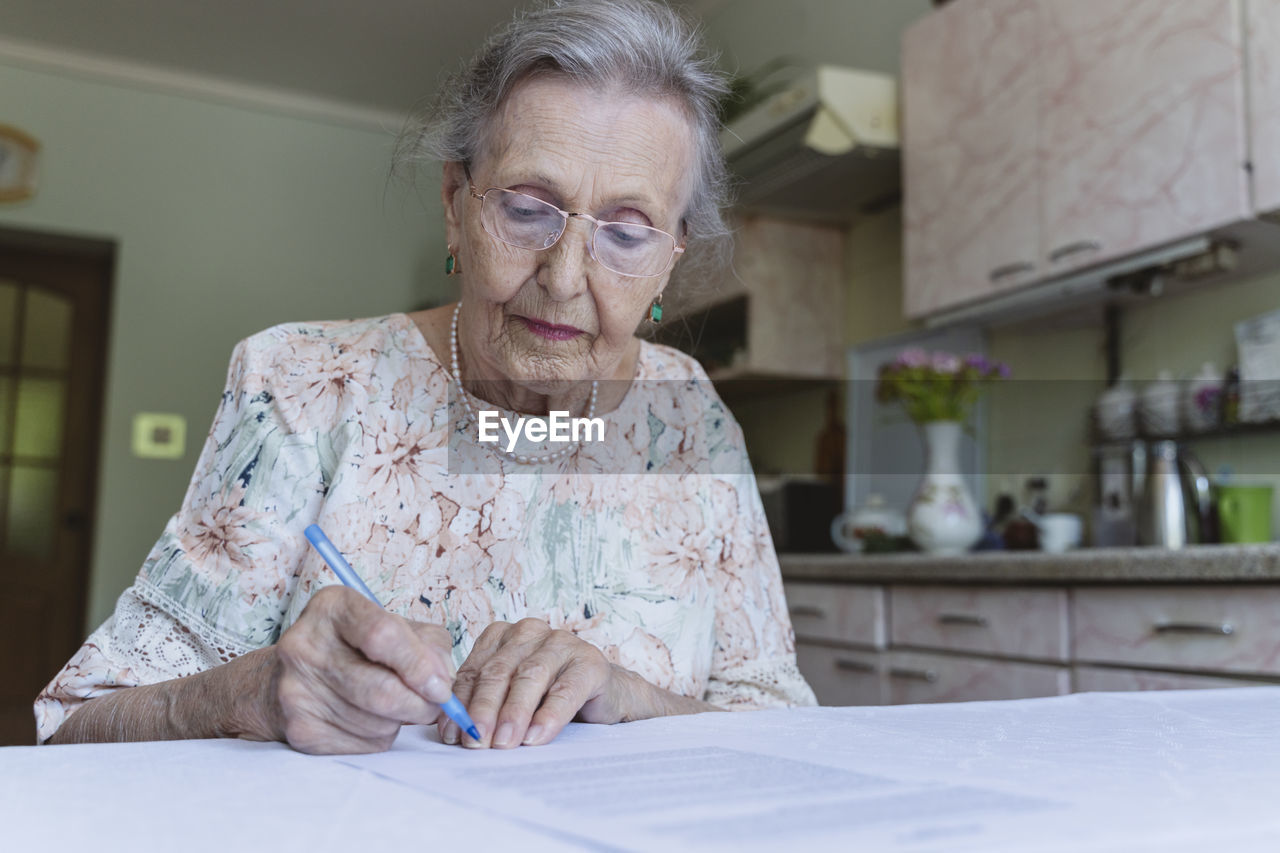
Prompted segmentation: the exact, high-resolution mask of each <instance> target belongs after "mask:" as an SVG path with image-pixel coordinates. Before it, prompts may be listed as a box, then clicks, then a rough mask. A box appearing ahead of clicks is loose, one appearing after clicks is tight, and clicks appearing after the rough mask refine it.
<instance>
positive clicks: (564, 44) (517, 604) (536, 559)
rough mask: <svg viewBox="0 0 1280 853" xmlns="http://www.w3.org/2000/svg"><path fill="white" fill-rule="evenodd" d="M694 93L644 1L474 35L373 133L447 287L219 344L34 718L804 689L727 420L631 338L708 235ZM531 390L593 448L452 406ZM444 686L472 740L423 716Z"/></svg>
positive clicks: (768, 549) (299, 741)
mask: <svg viewBox="0 0 1280 853" xmlns="http://www.w3.org/2000/svg"><path fill="white" fill-rule="evenodd" d="M723 91H724V89H723V83H722V81H721V79H720V78H719V77H718V76H717V75H716V74H715V73H714V71H713V70H712V68H711V66H710V64H709V62H708V60H707V59H706V58H705V56H704V55H703V54H702V52H701V47H700V45H699V43H698V41H697V40H696V38H695V37H694V36H693V35H692V34H691V32H690V30H689V29H688V28H687V27H686V26H685V25H684V24H683V22H682V21H681V20H680V19H679V18H678V17H677V16H676V15H675V14H674V13H673V12H671V11H670V10H669V9H668V8H667V7H665V6H662V5H659V4H657V3H654V2H650V0H608V2H606V0H596V2H569V0H562V2H555V3H552V4H550V5H547V6H544V7H541V8H539V9H537V10H535V11H533V12H531V13H529V14H527V15H524V16H522V17H518V18H517V19H516V20H515V21H514V22H513V23H512V24H511V25H509V26H508V27H506V28H505V29H503V30H502V31H500V32H499V33H497V34H496V35H495V36H494V37H493V38H491V39H490V41H489V42H488V43H487V44H486V46H485V47H484V48H483V49H482V50H481V51H480V53H479V54H478V55H477V57H476V58H475V59H474V60H473V61H472V62H471V63H470V64H469V65H468V66H466V67H465V69H464V70H463V71H462V72H461V73H460V74H459V75H457V76H456V77H455V78H454V79H453V80H451V81H450V82H449V83H447V84H446V86H445V89H444V92H443V94H442V95H441V96H439V97H438V99H437V101H436V103H435V106H434V107H433V108H432V110H431V111H430V113H429V115H428V118H427V120H426V122H425V123H424V124H423V125H422V127H420V128H419V129H418V130H416V131H414V132H411V133H410V134H408V135H407V137H406V138H405V140H404V144H402V146H401V149H402V150H401V157H402V158H407V159H423V158H426V157H434V158H437V159H439V160H443V161H444V172H443V184H442V198H443V202H444V211H445V222H446V226H447V247H448V253H449V254H448V261H447V269H448V270H449V271H450V272H451V273H458V274H460V276H461V278H460V279H459V280H460V281H461V282H462V287H461V298H460V299H459V301H458V303H457V304H456V305H450V306H445V307H442V308H438V309H434V310H429V311H424V312H420V313H418V314H414V315H403V314H397V315H392V316H388V317H380V318H376V319H369V320H358V321H350V322H330V323H307V324H290V325H285V326H279V327H276V328H273V329H269V330H267V331H265V332H262V333H260V334H257V335H254V336H253V337H251V338H249V339H247V340H245V341H243V342H241V343H240V344H239V346H238V347H237V348H236V350H235V353H234V355H233V358H232V363H231V368H230V371H229V376H228V383H227V390H226V392H225V393H224V394H223V397H222V402H221V406H220V407H219V409H218V412H217V415H216V418H215V420H214V424H213V428H212V430H211V432H210V435H209V439H208V442H207V443H206V445H205V447H204V451H203V453H202V454H201V456H200V460H199V463H198V465H197V469H196V473H195V476H194V478H193V479H192V482H191V487H190V490H189V491H188V493H187V495H186V498H185V500H184V501H183V504H182V507H181V509H180V510H179V512H178V514H177V515H175V516H174V517H173V518H172V519H171V520H170V522H169V524H168V525H167V526H166V528H165V530H164V533H163V535H162V536H161V538H160V541H159V542H158V543H157V544H156V546H155V548H154V549H153V550H152V552H151V554H150V556H149V557H148V559H147V561H146V563H145V564H144V565H143V567H142V570H141V572H140V573H139V575H138V578H137V580H136V581H135V583H134V584H133V586H132V587H130V588H129V589H128V590H127V591H126V592H125V593H124V594H123V595H122V596H121V598H120V600H119V602H118V604H117V607H116V611H115V614H114V616H113V617H112V618H111V619H109V620H108V621H107V622H106V623H105V624H104V625H102V626H101V627H100V628H99V629H98V630H97V631H95V632H94V633H93V635H92V636H91V637H90V638H89V639H88V641H87V642H86V643H85V644H84V646H83V647H82V648H81V649H80V651H79V652H78V653H77V654H76V655H75V657H74V658H73V659H72V660H71V661H70V662H69V663H68V664H67V666H66V667H65V669H63V671H62V672H61V673H59V674H58V675H57V676H56V677H55V678H54V680H53V682H52V683H51V684H50V685H49V686H48V687H47V688H46V689H45V691H44V692H43V693H42V694H41V695H40V697H39V698H38V699H37V702H36V718H37V724H38V730H39V737H40V739H41V740H42V741H46V740H48V741H53V742H63V743H65V742H76V741H94V740H99V741H101V740H137V739H164V738H193V737H221V736H230V737H237V736H238V737H244V738H251V739H266V740H281V741H286V742H288V743H289V744H290V745H292V746H293V747H295V748H297V749H300V750H303V751H308V752H361V751H373V750H381V749H386V748H387V747H388V746H389V745H390V744H391V742H392V741H393V740H394V739H395V737H396V734H397V732H398V731H399V729H400V727H401V725H403V724H405V723H417V724H433V723H437V722H439V723H440V724H441V726H440V735H441V738H442V739H443V740H444V742H446V743H458V742H459V741H462V742H464V743H466V745H468V746H480V747H488V746H492V747H512V746H516V745H519V744H530V745H534V744H544V743H547V742H548V741H550V740H552V739H553V738H554V737H555V736H556V735H557V734H558V733H559V732H560V730H561V729H562V728H563V727H564V726H565V725H566V724H567V723H568V722H569V721H571V720H580V721H585V722H594V723H617V722H621V721H627V720H638V719H643V718H647V717H654V716H658V715H665V714H687V713H696V712H700V711H710V710H716V709H735V708H758V707H768V706H785V705H793V704H812V702H813V694H812V693H811V691H810V690H809V688H808V686H807V685H806V684H805V682H804V680H803V678H801V676H800V674H799V673H798V671H797V669H796V666H795V655H794V645H793V639H792V633H791V628H790V624H789V622H788V619H787V614H786V608H785V605H784V602H783V597H782V589H781V582H780V578H779V572H778V564H777V558H776V556H775V554H774V553H773V548H772V544H771V542H770V539H769V534H768V531H767V529H766V527H765V524H764V519H763V514H762V511H761V504H760V499H759V495H758V493H757V491H756V488H755V483H754V480H753V478H752V476H751V473H750V469H749V467H748V466H747V464H746V454H745V450H744V448H743V446H742V436H741V432H740V431H739V429H738V427H737V425H736V423H734V421H733V419H732V418H731V416H730V415H729V413H728V412H727V411H726V410H725V409H724V407H723V405H722V404H721V403H720V401H719V399H718V398H717V397H716V396H715V394H714V392H713V390H712V389H711V387H710V384H709V383H708V382H707V380H706V376H705V374H704V373H703V372H702V370H701V369H700V368H699V366H698V365H697V363H696V362H694V361H693V360H691V359H689V358H688V357H686V356H684V355H681V354H679V353H677V352H675V351H673V350H670V349H667V348H664V347H660V346H656V345H653V344H650V343H647V342H643V341H641V340H640V339H639V338H637V337H636V331H637V328H638V327H639V326H640V324H641V323H642V321H647V322H657V321H658V320H660V317H661V299H662V294H663V290H664V288H665V287H666V286H667V282H668V278H669V276H670V274H671V271H672V269H673V267H674V266H675V265H676V264H677V263H682V262H683V261H682V258H684V257H685V255H686V254H689V255H690V256H692V255H694V254H695V250H696V248H697V247H698V245H699V244H707V243H714V242H715V240H716V238H718V237H722V236H723V235H724V233H725V232H724V226H723V223H722V221H721V219H720V214H719V208H720V204H719V202H720V196H719V193H720V192H721V188H722V187H723V184H724V172H723V164H722V162H721V160H720V155H719V148H718V142H717V121H716V103H717V98H718V96H719V95H720V94H721V93H722V92H723ZM686 249H688V250H689V251H688V252H687V253H686ZM553 412H561V413H571V414H572V415H574V416H581V417H588V418H592V419H594V420H596V421H598V422H599V423H600V424H601V425H603V427H604V430H603V431H604V436H603V437H601V436H600V435H599V434H598V432H599V431H598V430H597V434H595V435H591V434H590V431H588V433H587V434H585V435H579V436H578V440H577V441H576V442H574V441H570V442H559V443H555V442H552V441H551V440H550V439H549V438H546V436H541V437H540V436H537V435H534V434H533V433H532V432H528V433H526V434H525V435H524V436H523V437H520V438H517V439H516V440H515V441H514V443H513V442H511V441H508V436H507V435H505V434H502V433H501V432H500V434H499V439H500V440H499V441H497V442H490V441H483V440H481V439H482V438H483V437H484V434H483V433H482V432H481V430H480V429H479V424H480V421H481V420H482V416H483V415H485V413H491V414H495V416H500V417H503V418H507V419H509V420H510V421H514V420H515V419H516V418H517V417H519V416H530V415H546V414H548V413H553ZM543 423H546V422H545V421H544V422H543ZM540 438H546V440H539V439H540ZM312 523H318V524H319V525H320V526H321V527H322V528H324V529H325V530H326V531H327V532H328V533H329V535H330V537H331V538H332V539H333V540H334V542H335V544H336V545H337V546H338V547H339V548H340V549H341V550H343V551H344V552H345V553H346V556H347V558H348V559H349V561H350V562H351V564H352V565H353V566H354V567H355V569H356V571H357V572H358V573H359V574H361V575H362V576H363V579H364V580H365V582H366V583H367V584H368V586H369V587H370V588H371V589H372V591H373V592H374V593H375V594H376V596H377V597H378V599H379V600H380V601H382V602H383V603H384V604H385V608H386V609H385V610H384V609H381V608H379V607H378V606H377V605H375V604H373V603H371V602H370V601H368V600H367V599H365V598H363V597H362V596H360V595H359V594H357V593H355V592H354V591H352V590H349V589H347V588H345V587H343V586H340V585H338V584H337V579H336V578H335V577H334V576H333V575H332V573H331V572H330V571H329V569H328V568H327V567H326V566H325V564H324V563H323V562H322V561H321V560H320V558H319V557H318V556H317V555H316V554H315V553H314V552H312V551H311V550H310V549H309V548H308V547H307V543H306V540H305V538H304V536H303V530H304V528H306V527H307V526H308V525H310V524H312ZM455 665H456V666H457V669H456V680H455V677H454V666H455ZM451 689H452V690H453V691H454V692H455V693H456V695H457V696H458V698H459V699H461V701H462V702H463V703H464V704H465V705H466V706H467V707H468V709H469V710H470V713H471V716H472V718H473V719H474V721H475V723H476V725H477V727H478V729H479V731H480V734H481V738H480V740H479V741H478V742H472V741H471V739H470V738H468V737H467V736H466V735H465V734H463V735H461V736H460V733H459V731H458V729H457V727H456V726H455V725H454V724H453V723H451V722H449V721H448V720H447V719H446V718H445V717H443V716H442V715H441V712H440V704H441V703H442V702H443V701H445V700H447V699H448V698H449V693H450V690H451Z"/></svg>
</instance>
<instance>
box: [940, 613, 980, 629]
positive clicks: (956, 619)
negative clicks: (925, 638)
mask: <svg viewBox="0 0 1280 853" xmlns="http://www.w3.org/2000/svg"><path fill="white" fill-rule="evenodd" d="M938 624H939V625H969V626H972V627H974V628H985V627H987V617H985V616H979V615H978V614H976V613H939V614H938Z"/></svg>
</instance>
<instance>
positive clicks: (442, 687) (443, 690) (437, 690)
mask: <svg viewBox="0 0 1280 853" xmlns="http://www.w3.org/2000/svg"><path fill="white" fill-rule="evenodd" d="M425 692H426V695H427V698H428V699H430V700H431V701H432V702H435V703H436V704H439V703H441V702H448V701H449V692H450V691H449V682H447V681H445V680H444V679H443V678H441V677H440V676H438V675H433V676H431V677H430V678H428V679H427V687H426V691H425Z"/></svg>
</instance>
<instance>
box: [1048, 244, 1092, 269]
mask: <svg viewBox="0 0 1280 853" xmlns="http://www.w3.org/2000/svg"><path fill="white" fill-rule="evenodd" d="M1101 248H1102V244H1101V243H1099V242H1098V241H1097V240H1077V241H1076V242H1074V243H1068V244H1067V245H1065V246H1059V247H1058V248H1056V249H1054V250H1053V251H1052V252H1050V253H1049V263H1051V264H1056V263H1057V262H1058V261H1060V260H1062V259H1063V258H1065V257H1068V256H1070V255H1074V254H1076V253H1078V252H1088V251H1096V250H1097V249H1101Z"/></svg>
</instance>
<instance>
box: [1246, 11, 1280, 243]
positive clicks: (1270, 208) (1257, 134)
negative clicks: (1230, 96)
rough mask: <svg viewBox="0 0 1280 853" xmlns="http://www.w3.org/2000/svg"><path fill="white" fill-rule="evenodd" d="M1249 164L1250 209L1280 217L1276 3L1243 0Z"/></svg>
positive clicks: (1278, 18)
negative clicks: (1246, 59)
mask: <svg viewBox="0 0 1280 853" xmlns="http://www.w3.org/2000/svg"><path fill="white" fill-rule="evenodd" d="M1245 16H1246V18H1245V33H1246V39H1247V41H1246V44H1247V49H1248V60H1249V61H1248V63H1247V66H1246V73H1247V75H1248V78H1247V82H1248V86H1247V87H1246V91H1247V93H1248V97H1249V149H1250V150H1249V161H1250V163H1251V164H1252V170H1253V206H1254V210H1255V211H1256V212H1257V213H1259V214H1261V215H1263V216H1267V217H1268V218H1276V217H1277V214H1280V0H1246V2H1245Z"/></svg>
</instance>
